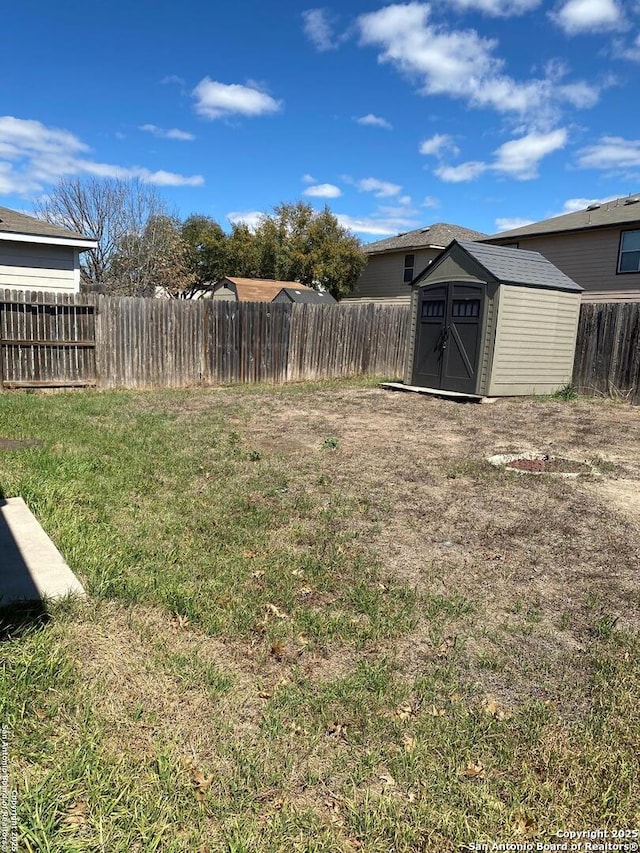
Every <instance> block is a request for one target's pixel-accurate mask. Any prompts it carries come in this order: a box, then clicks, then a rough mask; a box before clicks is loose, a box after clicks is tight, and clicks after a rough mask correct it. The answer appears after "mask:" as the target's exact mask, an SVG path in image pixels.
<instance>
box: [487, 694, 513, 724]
mask: <svg viewBox="0 0 640 853" xmlns="http://www.w3.org/2000/svg"><path fill="white" fill-rule="evenodd" d="M482 710H483V711H484V713H485V714H488V715H489V716H490V717H494V718H495V719H496V720H506V719H508V718H509V716H510V715H509V714H508V713H507V712H506V711H505V710H504V708H501V707H500V705H498V703H497V702H496V700H495V699H489V700H488V701H487V702H486V704H485V705H484V706H483V708H482Z"/></svg>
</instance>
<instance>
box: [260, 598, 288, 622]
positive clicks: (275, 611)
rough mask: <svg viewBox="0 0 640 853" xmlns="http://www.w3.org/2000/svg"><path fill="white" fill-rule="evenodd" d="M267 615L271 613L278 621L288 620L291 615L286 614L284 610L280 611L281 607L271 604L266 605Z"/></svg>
mask: <svg viewBox="0 0 640 853" xmlns="http://www.w3.org/2000/svg"><path fill="white" fill-rule="evenodd" d="M265 608H266V610H267V613H270V614H271V615H272V616H275V617H276V619H288V618H289V614H288V613H285V612H284V610H280V608H279V607H276V605H275V604H271V602H269V603H267V604H266V605H265Z"/></svg>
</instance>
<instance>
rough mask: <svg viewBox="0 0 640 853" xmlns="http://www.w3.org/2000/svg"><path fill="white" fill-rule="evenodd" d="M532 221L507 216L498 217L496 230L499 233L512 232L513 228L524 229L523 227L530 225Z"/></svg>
mask: <svg viewBox="0 0 640 853" xmlns="http://www.w3.org/2000/svg"><path fill="white" fill-rule="evenodd" d="M534 221H535V220H533V219H520V218H518V217H517V216H514V217H512V218H509V217H508V216H505V217H499V218H498V219H496V230H497V231H498V232H500V231H512V230H513V229H514V228H524V226H525V225H531V223H532V222H534Z"/></svg>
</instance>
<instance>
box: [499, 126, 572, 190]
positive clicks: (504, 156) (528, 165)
mask: <svg viewBox="0 0 640 853" xmlns="http://www.w3.org/2000/svg"><path fill="white" fill-rule="evenodd" d="M566 144H567V131H566V130H565V129H564V128H558V129H557V130H553V131H551V133H529V134H527V135H526V136H523V137H521V138H520V139H512V140H510V141H509V142H505V143H504V145H501V146H500V147H499V148H498V149H497V150H496V151H495V152H494V153H495V155H496V160H495V163H494V164H493V165H492V167H491V168H492V169H494V170H495V171H496V172H501V173H504V174H507V175H511V176H512V177H514V178H517V179H518V180H520V181H526V180H531V178H535V177H537V175H538V165H539V163H540V160H542V158H543V157H546V156H547V154H551V153H552V152H553V151H558V150H559V149H560V148H564V146H565V145H566Z"/></svg>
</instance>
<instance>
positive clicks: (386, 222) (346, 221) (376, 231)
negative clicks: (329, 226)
mask: <svg viewBox="0 0 640 853" xmlns="http://www.w3.org/2000/svg"><path fill="white" fill-rule="evenodd" d="M336 219H337V220H338V222H339V223H340V225H342V226H343V227H344V228H348V229H349V230H350V231H354V232H355V233H356V234H370V235H373V236H376V237H386V236H388V235H390V234H397V233H398V232H400V231H410V230H411V229H412V228H417V227H418V225H419V224H420V223H419V222H418V221H417V220H415V219H411V218H408V217H405V216H391V217H382V216H380V217H376V216H363V217H359V216H350V215H349V214H346V213H338V214H336Z"/></svg>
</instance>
